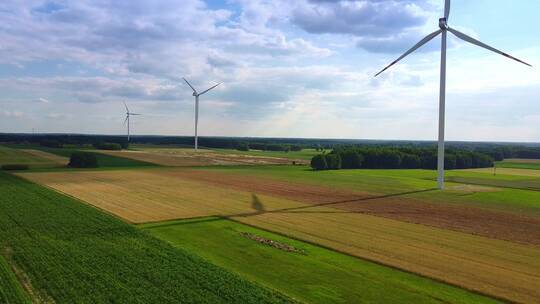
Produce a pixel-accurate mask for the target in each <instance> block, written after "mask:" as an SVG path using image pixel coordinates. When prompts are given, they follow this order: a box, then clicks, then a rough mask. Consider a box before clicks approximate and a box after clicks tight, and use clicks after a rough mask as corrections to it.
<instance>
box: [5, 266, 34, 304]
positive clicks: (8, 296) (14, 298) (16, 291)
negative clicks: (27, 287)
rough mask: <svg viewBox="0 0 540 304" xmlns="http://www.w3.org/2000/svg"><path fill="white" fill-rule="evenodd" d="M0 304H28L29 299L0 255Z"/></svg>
mask: <svg viewBox="0 0 540 304" xmlns="http://www.w3.org/2000/svg"><path fill="white" fill-rule="evenodd" d="M0 303H13V304H16V303H30V298H29V297H28V295H27V294H26V293H25V291H24V290H23V288H22V287H21V285H20V283H19V281H18V280H17V277H16V276H15V273H14V272H13V270H12V268H11V267H10V265H9V264H8V262H7V261H6V260H5V259H4V257H3V256H2V255H0Z"/></svg>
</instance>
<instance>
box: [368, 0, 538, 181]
mask: <svg viewBox="0 0 540 304" xmlns="http://www.w3.org/2000/svg"><path fill="white" fill-rule="evenodd" d="M449 15H450V0H445V4H444V17H443V18H440V19H439V29H438V30H437V31H435V32H433V33H431V34H429V35H427V36H426V37H425V38H424V39H422V40H420V42H418V43H417V44H416V45H414V46H413V47H412V48H411V49H410V50H408V51H407V52H405V53H404V54H403V55H401V56H400V57H399V58H398V59H396V60H394V61H393V62H392V63H391V64H390V65H388V66H387V67H385V68H384V69H383V70H382V71H380V72H379V73H377V74H376V75H375V77H377V76H379V75H380V74H381V73H382V72H384V71H386V70H387V69H388V68H390V67H391V66H393V65H394V64H396V63H397V62H399V61H400V60H401V59H403V58H405V57H406V56H407V55H409V54H411V53H412V52H414V51H416V50H417V49H418V48H420V47H421V46H423V45H424V44H426V43H427V42H429V41H430V40H432V39H433V38H435V37H437V36H438V35H439V34H442V39H441V79H440V94H439V142H438V154H437V171H438V172H437V185H438V187H439V189H441V190H442V189H444V124H445V121H444V119H445V118H444V115H445V98H446V37H447V33H448V32H450V33H452V34H454V35H455V36H456V37H458V38H459V39H462V40H464V41H466V42H469V43H471V44H474V45H477V46H479V47H482V48H485V49H487V50H490V51H492V52H495V53H497V54H500V55H503V56H505V57H507V58H510V59H513V60H515V61H517V62H520V63H523V64H525V65H528V66H531V65H530V64H528V63H526V62H524V61H521V60H519V59H517V58H515V57H513V56H510V55H508V54H506V53H504V52H501V51H499V50H497V49H495V48H493V47H491V46H489V45H487V44H485V43H483V42H480V41H478V40H476V39H474V38H472V37H469V36H467V35H465V34H463V33H461V32H460V31H458V30H456V29H453V28H451V27H449V26H448V17H449Z"/></svg>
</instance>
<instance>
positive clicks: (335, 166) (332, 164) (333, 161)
mask: <svg viewBox="0 0 540 304" xmlns="http://www.w3.org/2000/svg"><path fill="white" fill-rule="evenodd" d="M324 157H325V158H326V164H327V168H328V169H329V170H339V169H341V157H339V154H335V153H330V154H325V156H324Z"/></svg>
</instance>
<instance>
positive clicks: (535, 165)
mask: <svg viewBox="0 0 540 304" xmlns="http://www.w3.org/2000/svg"><path fill="white" fill-rule="evenodd" d="M496 166H497V167H498V168H516V169H530V170H540V163H539V162H534V161H531V162H527V161H526V160H523V161H519V162H516V161H501V162H497V163H496Z"/></svg>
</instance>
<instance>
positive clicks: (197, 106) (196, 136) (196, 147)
mask: <svg viewBox="0 0 540 304" xmlns="http://www.w3.org/2000/svg"><path fill="white" fill-rule="evenodd" d="M183 79H184V81H185V82H186V83H187V85H188V86H189V87H190V88H191V89H192V90H193V96H195V151H197V150H198V149H199V136H198V133H197V128H198V125H199V96H201V95H202V94H204V93H206V92H208V91H210V90H212V89H213V88H215V87H217V86H218V85H220V84H221V83H218V84H216V85H214V86H212V87H210V88H209V89H206V90H204V91H202V92H200V93H198V92H197V90H195V88H194V87H193V86H192V85H191V84H190V83H189V82H188V81H187V80H186V79H185V78H183Z"/></svg>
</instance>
